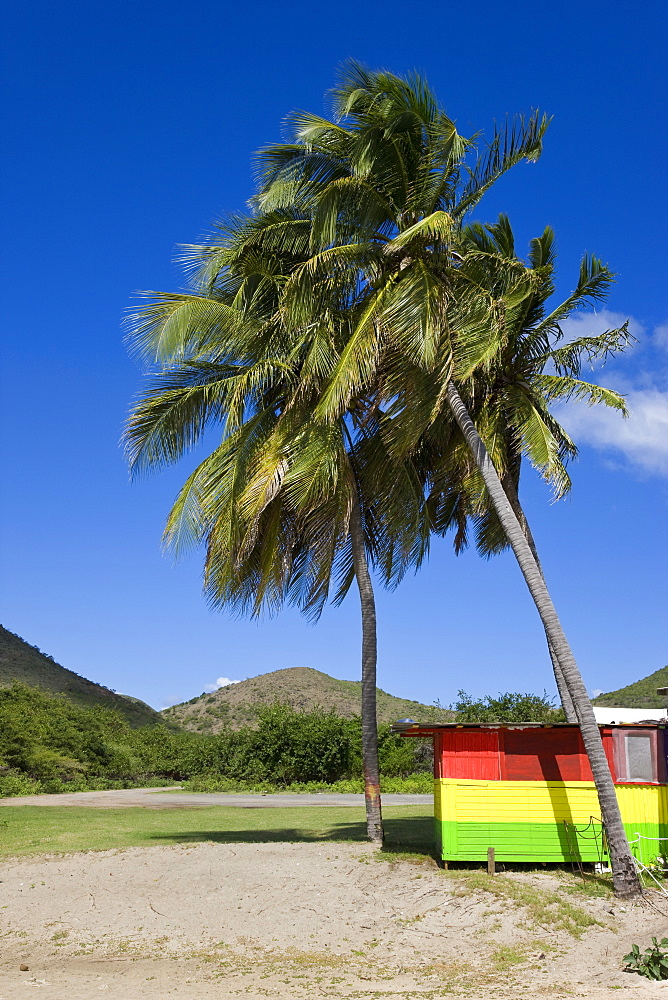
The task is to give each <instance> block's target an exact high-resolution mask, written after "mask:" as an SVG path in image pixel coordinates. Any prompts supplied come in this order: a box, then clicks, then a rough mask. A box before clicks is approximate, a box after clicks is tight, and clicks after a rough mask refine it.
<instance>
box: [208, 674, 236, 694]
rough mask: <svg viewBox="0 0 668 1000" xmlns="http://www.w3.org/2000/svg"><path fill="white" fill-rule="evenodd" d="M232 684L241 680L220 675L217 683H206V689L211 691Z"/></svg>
mask: <svg viewBox="0 0 668 1000" xmlns="http://www.w3.org/2000/svg"><path fill="white" fill-rule="evenodd" d="M230 684H241V681H232V680H230V678H229V677H218V678H216V682H215V684H206V685H205V687H204V690H205V691H209V692H210V691H217V690H218V688H225V687H229V685H230Z"/></svg>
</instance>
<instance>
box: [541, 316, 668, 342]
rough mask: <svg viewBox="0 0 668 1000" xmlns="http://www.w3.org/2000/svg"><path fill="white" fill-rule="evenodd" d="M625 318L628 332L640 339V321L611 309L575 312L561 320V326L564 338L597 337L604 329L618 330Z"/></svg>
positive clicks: (642, 330) (641, 328)
mask: <svg viewBox="0 0 668 1000" xmlns="http://www.w3.org/2000/svg"><path fill="white" fill-rule="evenodd" d="M627 320H628V321H629V333H630V334H632V336H634V337H637V338H638V339H640V338H641V337H642V335H643V333H644V332H645V327H644V326H643V325H642V323H641V322H640V321H639V320H637V319H635V318H634V317H633V316H627V315H625V314H624V313H618V312H613V311H612V310H611V309H600V310H599V311H598V312H581V313H575V314H574V315H573V316H570V317H569V318H568V319H566V320H564V321H563V323H562V324H561V328H562V330H563V331H564V334H565V338H564V339H565V340H572V339H574V338H575V337H598V336H599V335H600V334H601V333H605V332H606V330H618V329H619V327H620V326H623V325H624V323H626V321H627ZM659 329H661V327H659Z"/></svg>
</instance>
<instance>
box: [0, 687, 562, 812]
mask: <svg viewBox="0 0 668 1000" xmlns="http://www.w3.org/2000/svg"><path fill="white" fill-rule="evenodd" d="M457 705H459V706H460V709H461V716H462V721H507V722H512V721H526V718H527V717H529V716H531V718H532V720H533V721H559V719H560V718H562V717H563V716H561V715H560V713H559V712H558V711H556V710H555V709H554V708H553V706H552V704H551V703H550V701H549V700H548V699H547V698H545V697H543V698H540V697H537V696H535V695H519V694H506V695H501V696H499V697H498V698H486V699H480V700H478V701H475V700H473V699H471V698H469V697H468V696H467V695H465V694H464V692H460V695H459V700H458V702H457ZM453 707H455V709H456V708H457V706H453ZM527 713H528V715H527ZM483 716H484V718H483ZM378 752H379V761H380V771H381V774H382V775H383V776H384V777H385V778H388V779H389V778H395V779H401V778H407V777H409V776H415V775H424V776H425V781H424V783H423V784H422V785H421V786H420V788H421V790H424V791H429V790H430V782H429V776H430V774H431V746H430V743H429V741H425V742H423V741H419V740H414V739H402V738H401V737H399V736H397V735H396V734H393V733H391V732H390V727H389V725H385V724H383V725H380V726H379V732H378ZM362 775H363V769H362V731H361V722H360V719H359V718H344V717H342V716H340V715H337V714H336V713H335V712H331V711H330V712H327V711H324V710H321V709H315V710H313V711H298V710H296V709H294V708H292V707H291V706H289V705H286V704H282V703H280V702H277V703H275V704H273V705H264V706H261V707H258V709H257V719H256V722H255V725H253V726H243V727H241V728H240V729H238V730H230V729H228V730H225V731H223V732H221V733H219V734H216V735H207V734H202V733H195V732H186V731H184V730H181V731H178V730H175V729H171V728H169V727H168V726H165V725H160V724H158V725H153V726H143V727H141V728H133V727H131V726H130V725H129V723H128V722H127V720H125V719H124V718H123V717H122V716H121V715H120V714H119V713H118V712H115V711H113V710H112V709H107V708H102V707H100V708H80V707H78V706H76V705H73V704H72V703H71V702H69V701H67V700H66V699H65V698H63V697H61V696H58V695H49V694H45V693H44V692H42V691H40V690H39V689H38V688H34V687H29V686H28V685H25V684H18V683H17V684H14V685H12V686H11V687H8V688H3V689H0V796H13V795H30V794H37V793H40V792H64V791H88V790H93V789H102V788H127V787H133V786H135V785H138V784H143V785H155V784H158V785H159V784H164V783H165V782H171V781H178V782H189V783H190V785H191V787H194V788H200V789H202V790H216V789H220V790H233V789H234V788H251V787H258V786H261V787H262V786H266V787H271V788H285V787H288V786H294V785H305V784H313V783H316V784H319V785H323V786H327V785H332V784H335V783H336V782H341V781H349V782H356V783H357V785H355V786H351V788H350V790H351V791H353V790H359V791H361V790H362V789H363V784H362ZM357 786H359V789H358V788H357ZM398 790H399V787H398Z"/></svg>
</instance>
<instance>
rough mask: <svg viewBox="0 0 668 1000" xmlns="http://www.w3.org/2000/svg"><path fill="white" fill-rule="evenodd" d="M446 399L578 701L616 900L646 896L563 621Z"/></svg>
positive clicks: (489, 468)
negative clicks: (643, 892) (560, 619)
mask: <svg viewBox="0 0 668 1000" xmlns="http://www.w3.org/2000/svg"><path fill="white" fill-rule="evenodd" d="M447 398H448V403H449V405H450V407H451V409H452V412H453V415H454V418H455V420H456V421H457V423H458V425H459V427H460V429H461V431H462V434H463V435H464V437H465V439H466V442H467V444H468V446H469V448H470V449H471V453H472V455H473V458H474V460H475V463H476V465H477V466H478V469H479V470H480V473H481V475H482V477H483V480H484V482H485V486H486V487H487V491H488V492H489V495H490V498H491V500H492V503H493V504H494V508H495V510H496V513H497V515H498V517H499V520H500V521H501V524H502V525H503V529H504V531H505V533H506V536H507V538H508V541H509V542H510V545H511V547H512V549H513V552H514V553H515V557H516V559H517V561H518V563H519V566H520V569H521V571H522V575H523V576H524V579H525V581H526V584H527V586H528V588H529V592H530V593H531V596H532V598H533V600H534V603H535V605H536V608H537V610H538V614H539V615H540V617H541V621H542V623H543V627H544V629H545V633H546V635H547V637H548V640H549V642H550V644H551V645H552V648H553V649H554V651H555V654H556V656H557V659H558V661H559V664H560V666H561V670H562V673H563V676H564V680H565V682H566V685H567V687H568V691H569V693H570V695H571V698H572V699H573V704H574V706H575V707H576V711H577V715H578V720H579V724H580V731H581V733H582V739H583V741H584V745H585V750H586V752H587V756H588V758H589V763H590V766H591V770H592V774H593V776H594V783H595V785H596V791H597V792H598V799H599V803H600V806H601V818H602V820H603V823H604V824H605V829H606V834H607V838H608V845H609V848H610V860H611V863H612V879H613V885H614V890H615V895H617V896H620V897H627V898H628V897H631V896H636V895H638V894H640V892H641V887H640V882H639V879H638V874H637V872H636V870H635V866H634V864H633V857H632V856H631V851H630V850H629V845H628V841H627V839H626V832H625V830H624V825H623V823H622V817H621V813H620V811H619V803H618V802H617V795H616V793H615V786H614V784H613V781H612V775H611V774H610V768H609V767H608V761H607V758H606V756H605V751H604V749H603V743H602V741H601V734H600V731H599V728H598V725H597V724H596V719H595V718H594V711H593V709H592V707H591V702H590V701H589V698H588V696H587V691H586V688H585V686H584V682H583V680H582V676H581V674H580V671H579V669H578V665H577V663H576V662H575V657H574V656H573V653H572V651H571V648H570V646H569V644H568V640H567V638H566V636H565V634H564V631H563V628H562V627H561V622H560V621H559V617H558V615H557V612H556V610H555V608H554V605H553V603H552V598H551V597H550V594H549V592H548V590H547V587H546V585H545V580H544V579H543V575H542V573H541V571H540V568H539V566H538V564H537V562H536V560H535V558H534V556H533V553H532V552H531V548H530V546H529V544H528V542H527V540H526V537H525V535H524V532H523V531H522V528H521V527H520V524H519V521H518V520H517V517H516V516H515V513H514V511H513V508H512V506H511V504H510V502H509V500H508V497H507V496H506V494H505V492H504V489H503V486H502V485H501V480H500V479H499V476H498V474H497V471H496V469H495V468H494V465H493V463H492V460H491V458H490V457H489V454H488V452H487V449H486V447H485V445H484V443H483V441H482V439H481V438H480V435H479V434H478V432H477V430H476V428H475V426H474V424H473V421H472V420H471V418H470V416H469V414H468V411H467V409H466V407H465V405H464V403H463V401H462V399H461V396H460V395H459V393H458V392H457V389H456V388H455V386H454V385H453V383H452V382H450V383H449V384H448V389H447Z"/></svg>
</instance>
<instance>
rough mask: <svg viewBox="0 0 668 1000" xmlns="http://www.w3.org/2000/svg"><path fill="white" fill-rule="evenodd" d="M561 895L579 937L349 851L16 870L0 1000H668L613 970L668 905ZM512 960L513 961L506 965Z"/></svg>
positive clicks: (0, 896) (140, 851) (23, 863)
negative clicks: (581, 916) (578, 922)
mask: <svg viewBox="0 0 668 1000" xmlns="http://www.w3.org/2000/svg"><path fill="white" fill-rule="evenodd" d="M496 878H497V879H508V878H512V879H516V880H519V881H520V882H521V883H522V884H523V885H526V886H528V887H533V888H534V889H536V890H538V891H539V892H540V893H548V892H551V891H554V890H555V889H560V888H561V890H563V885H564V884H563V882H560V881H559V879H558V878H557V877H556V876H554V875H550V874H541V875H533V874H525V875H520V874H515V875H510V874H502V875H497V876H496ZM567 898H568V899H570V900H572V902H573V903H574V904H575V905H577V906H578V907H584V908H585V909H586V910H587V912H588V913H589V914H590V915H591V916H593V917H594V918H595V919H596V920H597V921H598V925H596V926H593V927H590V928H589V929H588V930H586V932H585V933H584V935H583V937H582V939H581V940H579V941H578V940H574V939H573V938H572V937H571V936H569V935H568V934H567V933H566V932H565V931H564V930H559V929H558V928H556V927H555V926H552V927H550V926H546V927H541V926H536V925H531V922H530V921H528V920H527V913H526V912H525V911H523V910H522V909H514V908H513V907H512V906H510V905H509V904H508V903H507V901H504V900H502V899H500V898H499V897H498V896H495V895H490V894H488V893H487V892H484V891H480V890H479V889H477V890H473V891H469V892H468V893H466V892H464V893H463V894H462V884H461V881H459V882H458V881H457V879H456V878H452V877H451V876H450V875H449V874H448V873H444V872H441V871H440V870H439V869H437V868H436V867H435V866H429V865H420V866H416V865H414V864H410V863H408V862H406V861H396V862H389V861H384V860H383V861H377V860H376V856H375V855H374V854H373V852H370V851H369V849H368V848H366V847H365V846H362V845H355V844H331V843H330V844H201V845H198V846H176V847H149V848H131V849H128V850H124V851H105V852H99V853H93V852H90V853H84V854H76V855H69V856H65V857H55V856H51V857H47V858H45V857H40V858H34V859H30V860H15V861H10V862H8V863H7V864H6V865H5V867H4V871H3V873H2V882H1V883H0V907H1V909H0V921H1V922H2V931H1V933H2V938H1V940H2V958H1V960H0V1000H16V998H19V997H27V996H30V995H35V994H36V995H37V996H39V997H42V998H43V1000H84V998H85V1000H90V997H95V996H98V995H105V996H107V997H109V998H110V1000H136V998H144V997H146V998H158V997H163V996H165V997H166V996H170V997H171V996H174V997H178V998H179V1000H208V998H214V997H215V998H216V1000H232V998H237V997H244V998H250V1000H260V998H263V1000H264V998H267V997H269V998H283V997H288V998H297V1000H311V998H321V997H322V998H324V997H343V998H351V1000H352V998H356V1000H367V998H368V1000H371V998H377V997H400V998H405V1000H408V998H423V1000H435V998H437V997H438V998H440V997H447V996H452V995H454V996H468V997H476V998H483V997H485V998H492V997H498V998H502V997H504V998H510V997H513V998H515V997H518V996H520V997H531V998H533V997H550V998H552V997H554V998H561V997H574V996H575V997H592V998H593V997H610V998H612V997H622V998H631V997H636V998H641V997H659V996H663V997H666V998H668V989H667V988H666V987H663V986H661V985H658V984H651V983H649V982H647V981H645V980H642V979H640V978H639V977H637V976H630V975H628V974H624V973H623V972H622V971H621V957H622V956H623V955H624V954H625V952H626V951H628V950H629V948H630V945H631V944H632V943H633V942H634V941H639V942H646V941H648V939H649V936H650V935H651V934H657V935H658V936H659V937H661V936H663V934H664V933H666V932H668V907H666V915H664V914H662V913H659V912H658V911H657V910H655V909H651V908H649V909H648V908H645V907H627V908H625V909H623V908H621V907H619V906H618V905H616V904H613V903H611V902H610V900H609V899H604V898H585V897H582V896H580V895H578V896H577V897H575V896H567ZM611 911H612V912H611ZM499 949H502V950H501V951H499ZM503 949H505V952H504V951H503ZM513 954H514V955H515V956H516V957H517V955H518V954H519V956H520V958H523V959H524V960H523V961H522V962H520V963H519V964H513V962H514V961H515V959H513V960H512V961H511V962H510V964H509V965H508V963H507V962H506V964H505V967H504V961H503V956H504V955H505V957H506V959H508V955H513ZM21 964H24V965H26V966H28V970H27V971H21V970H20V968H19V966H20V965H21Z"/></svg>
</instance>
